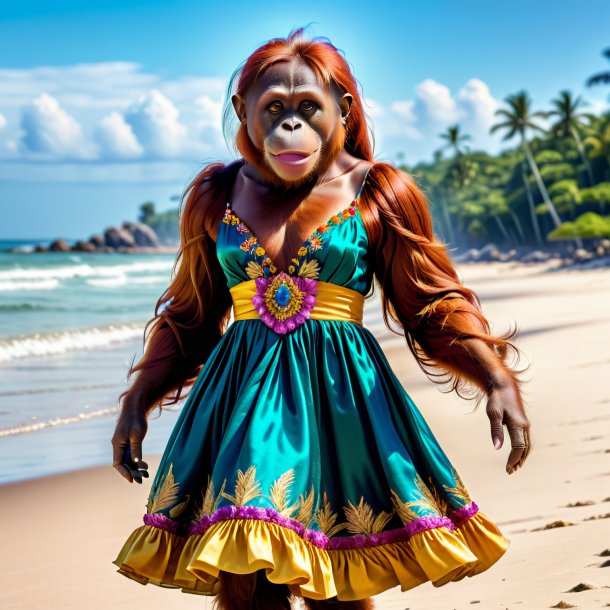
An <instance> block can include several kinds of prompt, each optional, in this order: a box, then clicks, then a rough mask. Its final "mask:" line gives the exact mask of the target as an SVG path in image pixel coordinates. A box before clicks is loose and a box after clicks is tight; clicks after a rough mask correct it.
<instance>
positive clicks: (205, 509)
mask: <svg viewBox="0 0 610 610" xmlns="http://www.w3.org/2000/svg"><path fill="white" fill-rule="evenodd" d="M226 483H227V480H226V479H225V480H224V481H223V483H222V485H221V487H220V491H219V492H218V494H216V492H215V490H214V482H213V481H212V476H211V475H208V484H207V486H206V488H205V490H204V491H202V492H201V494H202V500H201V504H200V505H197V507H196V508H195V513H194V515H193V521H200V520H201V519H202V518H203V515H211V514H212V513H214V511H216V510H217V508H218V502H219V501H220V498H221V497H222V492H223V491H224V488H225V485H226Z"/></svg>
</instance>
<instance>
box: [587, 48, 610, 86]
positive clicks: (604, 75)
mask: <svg viewBox="0 0 610 610" xmlns="http://www.w3.org/2000/svg"><path fill="white" fill-rule="evenodd" d="M602 55H605V56H606V57H607V58H608V59H610V48H608V49H606V50H605V51H603V52H602ZM600 83H604V85H610V72H600V73H599V74H595V75H593V76H591V77H590V78H589V79H588V80H587V87H592V86H593V85H599V84H600Z"/></svg>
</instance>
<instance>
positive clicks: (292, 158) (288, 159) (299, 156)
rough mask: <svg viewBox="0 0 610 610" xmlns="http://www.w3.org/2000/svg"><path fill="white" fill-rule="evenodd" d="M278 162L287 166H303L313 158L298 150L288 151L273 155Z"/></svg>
mask: <svg viewBox="0 0 610 610" xmlns="http://www.w3.org/2000/svg"><path fill="white" fill-rule="evenodd" d="M271 154H272V155H273V156H274V157H275V158H276V159H277V160H278V161H280V162H281V163H285V164H286V165H303V164H304V163H307V160H308V159H309V157H311V154H310V153H306V152H301V151H297V150H286V151H284V152H281V153H278V154H273V153H271Z"/></svg>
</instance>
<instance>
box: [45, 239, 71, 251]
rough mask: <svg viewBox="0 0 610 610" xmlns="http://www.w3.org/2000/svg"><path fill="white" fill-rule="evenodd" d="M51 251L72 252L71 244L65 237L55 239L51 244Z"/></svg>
mask: <svg viewBox="0 0 610 610" xmlns="http://www.w3.org/2000/svg"><path fill="white" fill-rule="evenodd" d="M49 252H70V245H69V244H68V242H67V241H66V240H65V239H54V240H53V241H52V242H51V243H50V245H49Z"/></svg>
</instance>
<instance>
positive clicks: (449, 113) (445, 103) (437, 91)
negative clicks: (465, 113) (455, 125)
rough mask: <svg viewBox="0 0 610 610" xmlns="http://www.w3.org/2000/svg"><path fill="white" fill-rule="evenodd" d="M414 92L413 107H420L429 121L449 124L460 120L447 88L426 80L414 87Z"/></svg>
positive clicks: (458, 111)
mask: <svg viewBox="0 0 610 610" xmlns="http://www.w3.org/2000/svg"><path fill="white" fill-rule="evenodd" d="M415 92H416V94H417V103H416V104H415V106H416V107H417V106H420V107H421V108H422V109H423V112H424V114H425V116H426V117H427V118H428V119H430V120H431V121H437V122H451V121H457V120H458V119H459V118H460V116H461V112H460V109H459V108H458V105H457V103H456V101H455V100H454V99H453V97H452V96H451V91H450V90H449V87H446V86H445V85H442V84H441V83H437V82H436V81H435V80H432V79H431V78H428V79H426V80H424V81H422V82H421V83H419V85H417V86H416V87H415Z"/></svg>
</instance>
